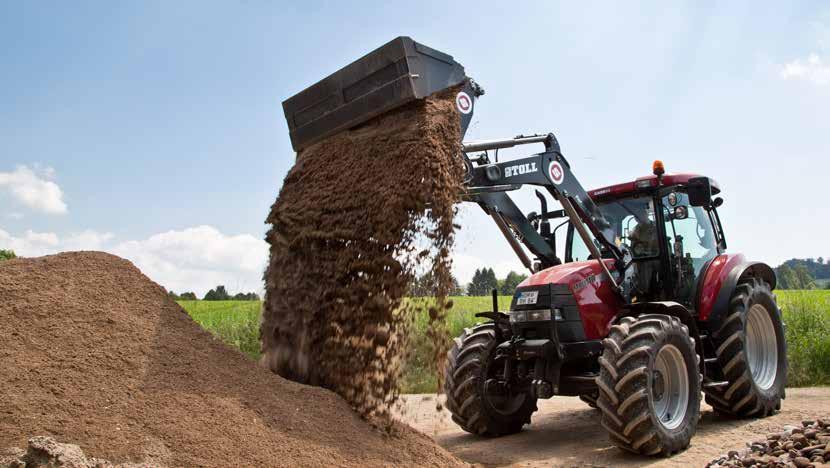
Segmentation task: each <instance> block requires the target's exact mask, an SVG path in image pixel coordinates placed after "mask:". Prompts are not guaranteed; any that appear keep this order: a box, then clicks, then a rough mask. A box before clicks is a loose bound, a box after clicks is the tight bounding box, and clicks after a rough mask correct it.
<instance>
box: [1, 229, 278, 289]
mask: <svg viewBox="0 0 830 468" xmlns="http://www.w3.org/2000/svg"><path fill="white" fill-rule="evenodd" d="M0 249H11V250H14V251H15V253H17V255H19V256H23V257H34V256H40V255H47V254H52V253H57V252H63V251H71V250H102V251H105V252H110V253H112V254H115V255H118V256H120V257H123V258H126V259H128V260H130V261H132V262H133V263H134V264H135V265H136V266H137V267H138V268H139V269H140V270H141V271H142V272H143V273H144V274H145V275H147V276H148V277H150V278H151V279H152V280H153V281H155V282H157V283H159V284H161V285H162V286H164V287H165V288H167V289H172V290H174V291H176V292H183V291H194V292H196V294H197V295H199V296H202V295H204V293H205V292H207V290H208V289H211V288H213V287H215V286H216V285H219V284H223V285H225V286H226V287H227V289H228V291H230V292H240V291H244V292H249V291H254V292H258V293H261V292H262V289H263V286H262V272H263V270H264V269H265V265H266V263H267V260H268V245H267V244H266V243H265V241H263V240H261V239H258V238H256V237H254V236H251V235H249V234H242V235H236V236H228V235H225V234H223V233H221V232H219V231H218V230H217V229H216V228H214V227H211V226H197V227H193V228H188V229H184V230H180V231H168V232H164V233H160V234H155V235H152V236H150V237H148V238H146V239H143V240H129V241H123V242H115V241H114V239H113V235H112V234H111V233H99V232H96V231H91V230H87V231H83V232H80V233H76V234H72V235H69V236H66V237H61V236H58V235H57V234H55V233H51V232H34V231H31V230H29V231H26V232H24V233H23V235H22V236H17V237H16V236H12V235H11V234H9V233H8V232H6V231H4V230H2V229H0Z"/></svg>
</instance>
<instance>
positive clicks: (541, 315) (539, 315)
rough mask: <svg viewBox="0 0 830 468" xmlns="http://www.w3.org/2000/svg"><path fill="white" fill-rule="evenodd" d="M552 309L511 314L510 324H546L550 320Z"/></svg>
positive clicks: (518, 311) (520, 311)
mask: <svg viewBox="0 0 830 468" xmlns="http://www.w3.org/2000/svg"><path fill="white" fill-rule="evenodd" d="M550 317H551V313H550V309H540V310H516V311H513V312H510V323H518V322H544V321H547V320H550Z"/></svg>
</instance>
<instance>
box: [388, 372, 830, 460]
mask: <svg viewBox="0 0 830 468" xmlns="http://www.w3.org/2000/svg"><path fill="white" fill-rule="evenodd" d="M402 412H403V414H402V416H401V419H403V420H404V421H406V422H407V423H409V424H410V425H411V426H413V427H414V428H416V429H418V430H420V431H422V432H424V433H425V434H427V435H430V436H432V437H433V438H434V439H435V440H436V441H437V442H438V443H439V444H440V445H442V446H443V447H444V448H446V449H447V450H449V451H450V452H451V453H452V454H453V455H455V456H457V457H459V458H461V459H462V460H464V461H466V462H469V463H480V464H482V465H485V466H504V465H518V466H562V465H564V466H671V467H680V466H684V467H685V466H704V465H706V463H708V462H709V461H710V460H712V459H713V458H715V457H717V456H719V455H721V454H723V453H726V452H728V451H729V450H736V449H742V448H745V447H746V445H745V443H746V442H750V441H752V440H755V439H763V438H764V435H766V434H767V433H769V432H773V431H778V430H781V427H782V426H783V425H785V424H798V425H800V424H801V421H802V420H805V419H815V418H817V417H821V418H827V417H830V387H826V388H796V389H788V390H787V399H786V400H785V401H784V403H783V408H782V411H781V412H780V413H778V414H776V415H775V416H772V417H769V418H767V419H761V420H732V419H725V418H721V417H718V416H716V415H715V414H714V413H713V412H712V408H711V407H709V406H708V405H706V404H703V405H702V407H701V412H702V414H703V418H702V419H701V421H700V425H699V426H698V432H697V435H696V436H695V438H694V439H692V445H691V447H689V449H688V450H686V451H685V452H683V453H680V454H678V455H676V456H674V457H672V458H670V459H661V458H643V457H638V456H634V455H631V454H628V453H625V452H622V451H621V450H619V449H617V448H616V447H614V446H613V445H611V443H610V442H609V441H608V436H607V435H606V433H605V431H604V430H603V429H602V427H601V426H600V423H599V421H600V413H599V411H597V410H592V409H590V408H589V407H588V406H587V405H585V404H584V403H582V402H581V401H579V399H577V398H571V397H555V398H553V399H550V400H540V401H539V411H538V412H536V413H535V414H534V415H533V423H532V424H531V425H530V426H526V427H525V430H524V431H522V432H521V433H519V434H515V435H512V436H508V437H502V438H499V439H485V438H479V437H475V436H472V435H470V434H467V433H466V432H464V431H462V430H461V429H459V428H458V426H456V425H455V424H454V423H453V422H452V420H450V419H449V415H448V413H447V411H446V410H444V411H442V412H440V413H438V412H436V411H435V397H434V396H432V395H406V396H404V408H403V409H402Z"/></svg>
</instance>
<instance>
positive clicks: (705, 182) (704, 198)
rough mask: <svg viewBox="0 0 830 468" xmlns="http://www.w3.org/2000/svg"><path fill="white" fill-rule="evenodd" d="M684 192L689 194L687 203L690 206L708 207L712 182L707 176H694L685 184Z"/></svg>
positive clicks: (710, 201)
mask: <svg viewBox="0 0 830 468" xmlns="http://www.w3.org/2000/svg"><path fill="white" fill-rule="evenodd" d="M686 193H687V194H688V195H689V204H690V205H692V206H703V207H707V208H708V207H709V206H710V205H711V203H712V184H711V182H709V178H708V177H694V178H692V179H689V182H688V184H686Z"/></svg>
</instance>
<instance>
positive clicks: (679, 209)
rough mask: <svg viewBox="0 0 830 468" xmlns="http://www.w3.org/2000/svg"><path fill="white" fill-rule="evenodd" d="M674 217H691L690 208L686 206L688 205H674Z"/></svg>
mask: <svg viewBox="0 0 830 468" xmlns="http://www.w3.org/2000/svg"><path fill="white" fill-rule="evenodd" d="M672 217H673V218H674V219H681V220H682V219H686V218H688V217H689V209H688V208H686V207H685V206H683V205H681V206H675V207H674V216H672Z"/></svg>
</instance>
